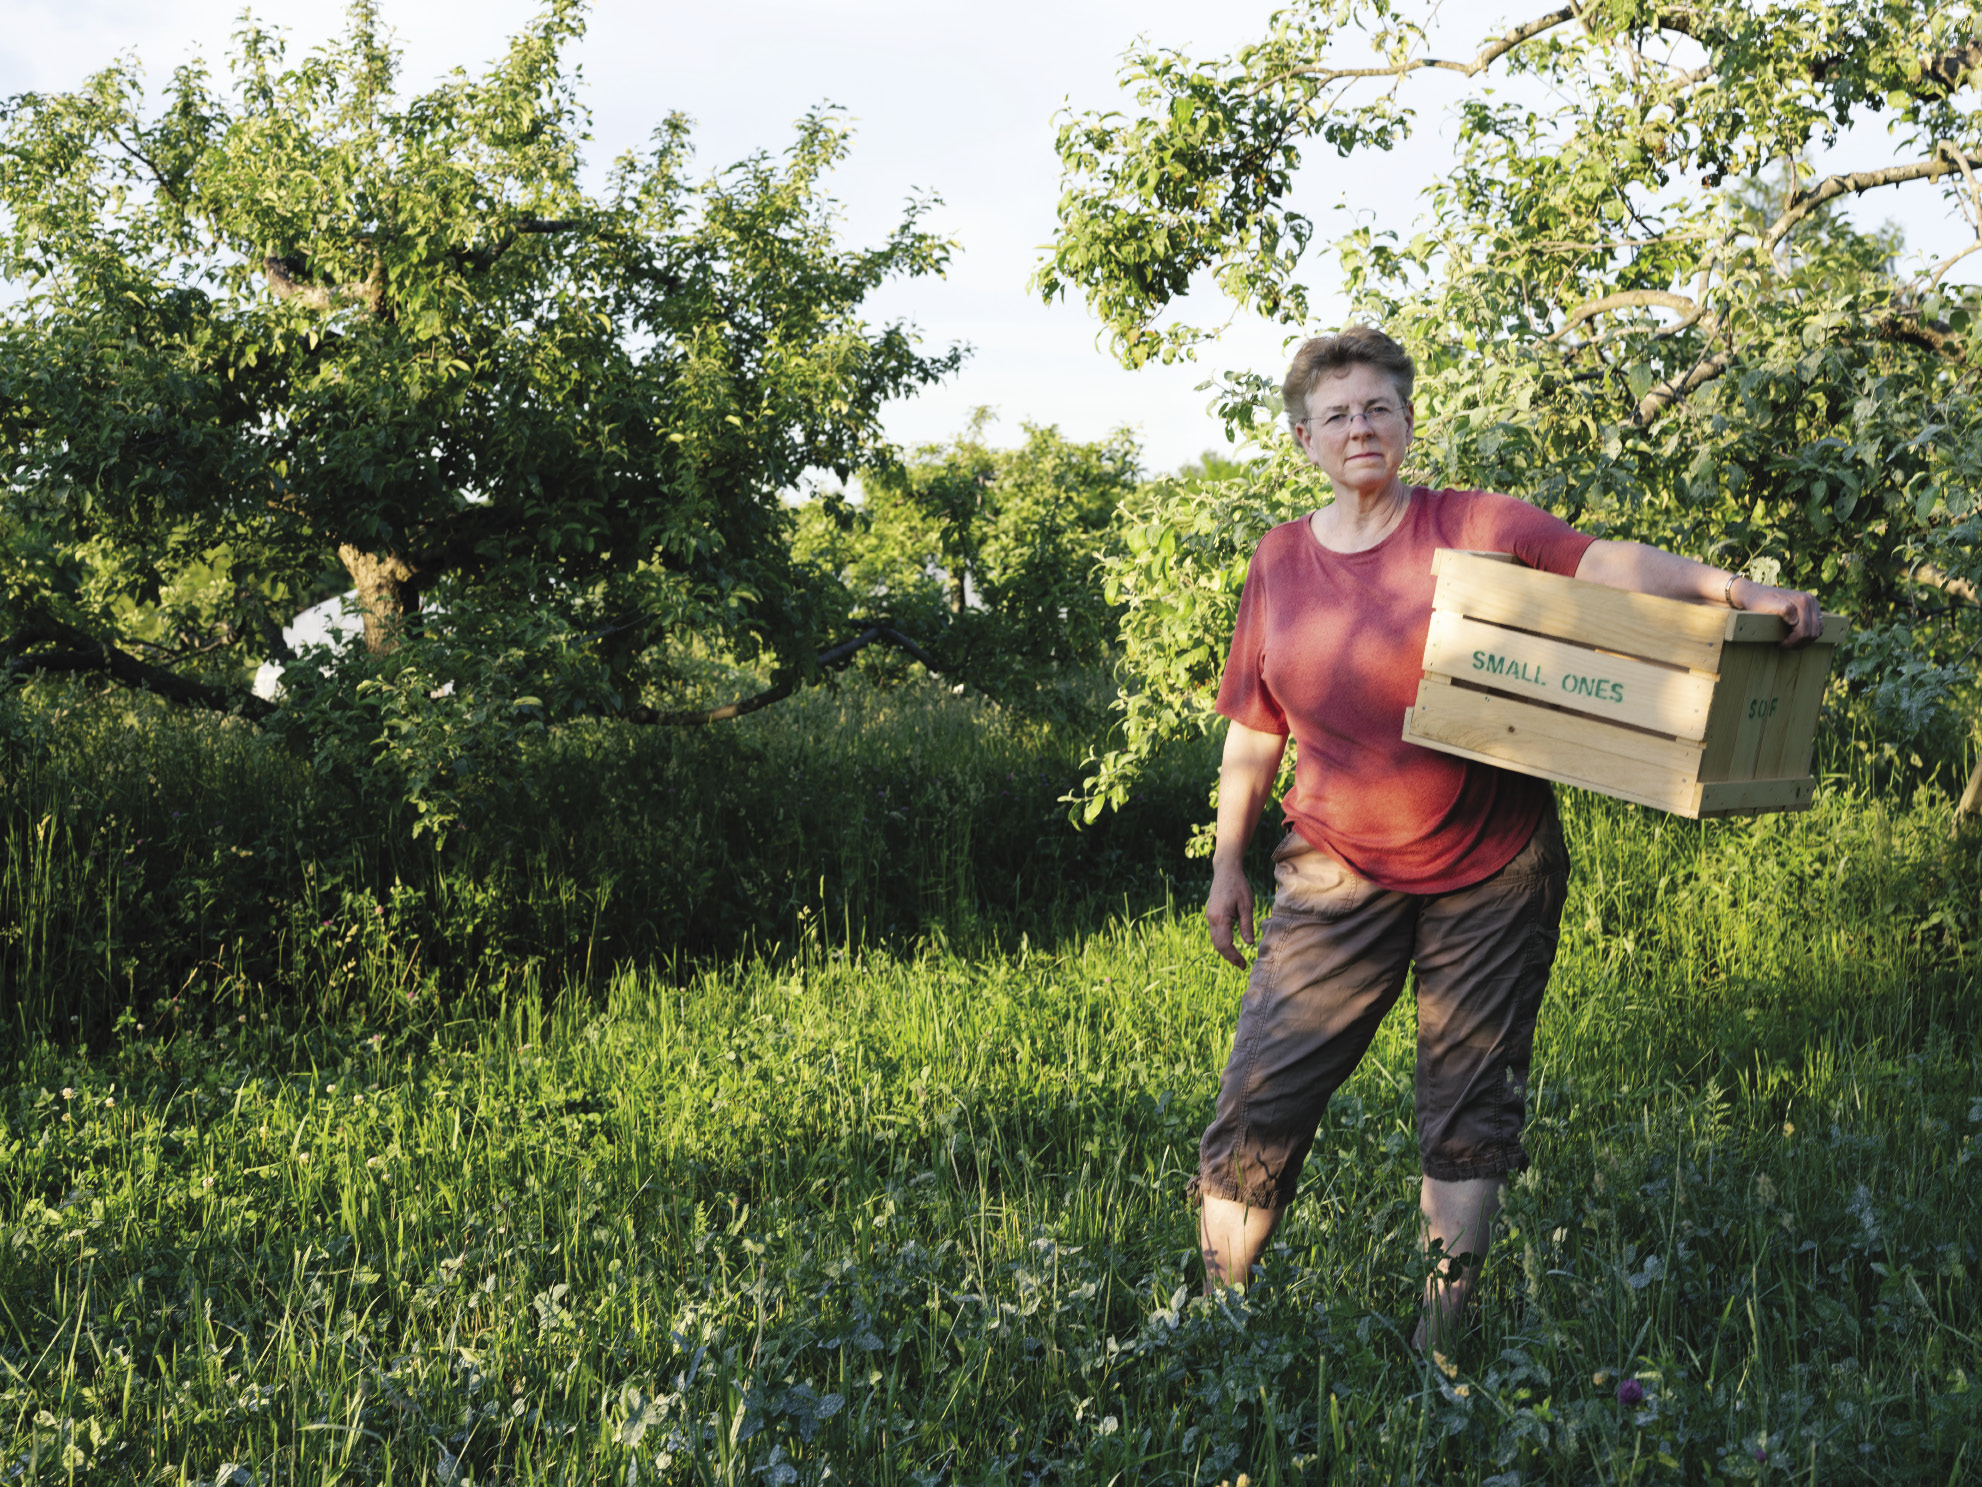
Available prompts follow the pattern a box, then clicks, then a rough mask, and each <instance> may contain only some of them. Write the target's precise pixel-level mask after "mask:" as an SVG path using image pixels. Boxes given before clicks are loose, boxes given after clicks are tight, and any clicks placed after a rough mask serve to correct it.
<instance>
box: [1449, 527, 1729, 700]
mask: <svg viewBox="0 0 1982 1487" xmlns="http://www.w3.org/2000/svg"><path fill="white" fill-rule="evenodd" d="M1435 571H1436V572H1437V574H1438V587H1437V590H1436V592H1435V593H1434V595H1433V597H1432V607H1433V608H1434V609H1445V610H1450V611H1452V612H1453V613H1455V614H1462V615H1465V616H1466V617H1467V618H1469V619H1476V620H1486V621H1488V622H1490V623H1492V624H1496V625H1512V626H1515V627H1516V628H1518V629H1522V630H1533V631H1536V632H1537V633H1540V634H1546V635H1554V636H1558V637H1560V638H1561V639H1564V640H1573V641H1577V642H1579V643H1581V644H1583V645H1587V646H1593V647H1596V648H1598V649H1601V650H1607V651H1615V652H1617V653H1618V654H1620V655H1626V656H1639V657H1643V658H1644V659H1646V660H1650V661H1664V662H1666V663H1668V664H1669V665H1673V666H1684V667H1687V668H1688V669H1690V670H1693V671H1708V672H1714V671H1718V670H1719V669H1720V651H1721V645H1722V644H1723V641H1724V638H1725V635H1724V632H1725V631H1726V628H1727V613H1728V612H1727V611H1726V610H1724V609H1720V608H1718V607H1714V606H1708V605H1702V604H1688V603H1686V602H1685V601H1683V600H1680V599H1660V598H1657V597H1656V596H1654V595H1651V594H1634V593H1630V592H1628V591H1627V590H1624V589H1612V588H1606V587H1604V586H1603V585H1602V584H1594V583H1586V582H1582V581H1580V580H1577V579H1574V578H1564V577H1562V576H1561V575H1560V574H1555V573H1543V572H1541V571H1539V570H1538V569H1534V568H1522V567H1519V566H1517V565H1514V564H1507V563H1494V562H1490V561H1488V560H1485V559H1482V558H1479V557H1476V556H1474V555H1473V554H1472V553H1462V552H1457V551H1454V550H1452V549H1449V548H1447V549H1441V550H1440V555H1439V561H1438V563H1437V564H1436V565H1435Z"/></svg>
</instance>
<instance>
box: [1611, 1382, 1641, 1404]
mask: <svg viewBox="0 0 1982 1487" xmlns="http://www.w3.org/2000/svg"><path fill="white" fill-rule="evenodd" d="M1617 1402H1618V1403H1619V1404H1622V1405H1627V1406H1628V1405H1635V1404H1643V1403H1644V1402H1645V1386H1644V1385H1643V1384H1641V1383H1639V1382H1638V1381H1637V1380H1636V1379H1626V1380H1625V1381H1624V1382H1623V1383H1621V1384H1619V1385H1618V1386H1617Z"/></svg>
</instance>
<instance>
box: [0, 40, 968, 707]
mask: <svg viewBox="0 0 1982 1487" xmlns="http://www.w3.org/2000/svg"><path fill="white" fill-rule="evenodd" d="M581 29H582V14H581V7H580V6H579V5H578V4H576V3H575V0H553V3H551V4H550V5H549V6H548V8H547V9H546V10H545V11H544V13H543V14H542V15H541V16H540V17H539V18H538V19H537V20H536V21H534V22H532V23H531V24H530V25H529V26H528V27H527V28H525V29H524V30H523V31H522V32H521V33H520V34H519V35H518V36H517V37H516V38H515V39H514V41H513V42H512V44H511V46H510V50H509V52H508V54H507V55H506V56H505V57H503V58H502V59H501V60H499V61H498V62H497V63H496V64H495V65H494V66H493V67H492V68H491V69H490V71H489V72H488V73H487V74H485V75H483V76H481V77H471V76H469V75H467V74H466V73H463V72H459V71H457V72H455V73H454V74H453V75H451V76H450V77H448V78H447V79H445V80H443V81H442V82H441V83H440V84H439V85H438V86H436V87H434V88H432V89H430V90H428V91H427V92H424V93H421V94H418V95H414V96H404V95H402V94H400V93H399V92H397V91H395V86H394V68H395V60H394V57H393V55H392V53H391V52H390V51H389V50H388V48H387V46H386V44H385V42H384V40H383V39H382V38H383V34H384V33H383V30H382V26H381V23H380V21H379V20H378V18H377V16H376V15H375V13H374V11H373V8H372V7H371V6H370V5H369V4H358V5H356V6H354V7H353V10H352V13H351V22H350V26H349V29H348V30H347V32H346V34H345V35H344V37H343V38H342V39H341V40H339V41H336V42H334V43H332V44H330V45H328V46H326V47H325V48H324V49H322V50H320V51H317V52H314V53H312V54H311V55H310V56H309V57H307V58H305V59H304V60H302V61H301V62H299V63H292V62H291V61H290V60H288V59H287V58H286V57H285V54H284V49H283V45H282V43H281V41H280V39H279V37H277V36H276V35H274V34H273V33H271V32H269V31H267V30H265V29H263V28H261V27H260V26H258V25H256V24H255V23H253V22H244V23H243V29H242V30H241V32H240V33H239V35H238V37H237V41H236V49H235V52H234V55H233V57H232V60H231V73H232V77H231V83H230V85H228V86H227V87H225V88H222V87H220V86H218V85H216V83H215V82H214V80H213V79H212V78H211V77H210V76H209V74H208V72H207V70H206V68H205V67H204V65H203V64H200V63H191V64H188V65H186V66H184V67H182V68H180V69H179V70H178V71H177V72H175V73H174V74H173V77H172V80H171V82H170V84H169V85H168V87H167V88H166V90H165V93H164V97H163V99H162V100H160V101H159V102H157V103H153V102H151V101H148V100H147V98H146V97H145V95H144V93H143V91H142V89H141V86H140V82H139V70H138V67H137V64H136V63H135V62H129V61H127V62H120V63H118V64H116V65H114V66H112V67H110V68H108V69H106V70H105V71H103V72H101V73H99V74H97V75H96V76H95V77H94V78H92V79H91V80H90V81H89V82H88V83H87V84H86V85H85V86H84V87H83V88H82V89H80V90H78V91H76V92H74V93H67V94H24V95H21V96H19V97H16V98H13V99H11V100H9V101H7V103H6V104H5V106H4V108H3V109H0V274H4V275H5V276H6V277H7V278H8V279H9V280H11V281H13V282H14V283H16V284H17V285H19V286H21V287H22V288H24V289H25V290H26V291H27V293H26V297H25V298H24V299H23V300H21V301H20V302H19V303H18V304H17V305H16V306H15V307H14V308H13V309H12V310H11V311H9V313H8V315H7V317H6V319H5V321H4V323H0V593H3V594H4V595H5V600H4V608H0V621H4V622H5V623H6V624H7V625H8V626H9V627H10V628H11V629H13V630H15V631H16V632H17V633H16V634H15V635H14V636H13V638H12V639H11V640H10V641H8V642H7V645H6V649H5V653H4V655H0V663H4V664H6V665H7V666H9V668H10V669H12V670H15V671H23V672H32V671H36V670H46V669H56V670H65V669H66V670H73V669H78V668H79V667H85V666H86V665H87V664H89V660H88V658H89V655H90V654H91V653H90V652H89V651H88V645H82V646H81V648H80V650H79V648H78V642H76V640H75V638H74V635H73V634H71V633H70V632H68V631H62V630H61V629H60V628H59V627H60V626H69V627H72V630H73V632H75V634H80V635H81V636H83V637H84V638H85V640H86V641H87V642H88V644H90V645H93V644H97V643H101V642H109V643H111V644H113V645H116V646H118V647H121V648H127V649H133V650H136V651H137V652H139V653H140V654H141V657H142V658H143V659H145V660H148V661H150V662H152V663H154V664H156V665H160V666H162V667H163V668H165V669H166V670H167V671H170V672H172V673H173V674H185V675H191V676H194V677H196V678H203V679H204V680H205V681H207V682H208V683H227V684H230V685H238V683H239V681H240V680H242V679H243V678H244V677H245V675H246V673H247V672H248V671H249V670H252V667H253V664H254V663H255V662H256V661H258V660H261V659H264V658H267V657H268V656H270V655H271V654H279V641H278V640H276V639H274V638H272V637H273V635H274V627H275V625H276V624H277V623H279V622H280V621H283V620H286V619H287V618H288V616H289V615H290V614H291V613H293V612H294V611H295V610H296V609H299V608H301V607H302V606H304V605H306V604H308V603H310V602H312V601H314V600H315V599H317V598H321V597H322V596H323V594H324V593H325V592H335V591H336V589H338V588H342V587H346V586H349V585H352V584H355V586H356V587H357V589H358V591H359V594H360V597H361V599H362V600H363V602H364V604H365V607H366V610H367V615H366V623H367V631H368V641H369V642H370V644H371V648H372V649H374V650H382V649H389V648H390V647H391V646H392V645H393V644H395V643H396V642H397V641H398V640H399V639H400V637H401V632H402V629H403V627H404V626H405V625H406V623H407V621H408V619H409V617H410V616H412V615H414V614H417V613H420V612H422V611H423V610H426V611H432V610H433V609H435V607H436V606H437V605H438V606H439V607H440V608H441V609H442V610H443V611H444V612H446V613H450V614H451V613H453V612H454V609H455V606H457V605H459V606H461V607H462V608H464V609H466V610H470V611H473V612H474V613H475V614H476V615H477V616H478V619H477V623H480V622H481V621H480V619H479V617H480V616H485V615H487V614H490V613H493V612H494V611H496V610H499V609H500V610H506V611H508V612H510V614H511V615H512V619H511V620H510V621H509V622H507V630H506V633H507V635H508V636H509V641H508V642H507V643H508V644H511V645H512V646H513V645H517V644H523V643H524V639H525V637H526V636H527V634H528V632H529V631H530V628H531V625H532V624H533V623H535V622H536V619H537V618H538V617H544V620H545V624H546V628H545V629H544V632H543V633H544V636H545V639H546V644H547V645H549V647H550V648H551V650H552V651H556V650H559V649H562V648H564V647H566V646H567V644H568V643H569V642H570V640H571V637H573V636H575V635H588V636H590V637H591V644H592V645H593V647H594V648H595V649H596V650H597V651H598V653H599V655H600V657H601V658H602V661H603V673H602V674H603V675H604V676H605V677H606V678H607V679H608V680H607V681H605V682H602V683H601V684H599V685H596V686H593V687H591V688H590V689H589V692H588V696H587V700H588V701H589V703H590V704H591V705H592V706H594V707H600V708H605V709H607V710H615V709H618V708H624V707H627V706H630V705H631V704H632V702H633V699H634V696H635V694H636V693H637V691H638V690H639V688H640V687H641V686H643V685H646V686H660V687H662V688H663V690H665V688H666V685H667V684H668V683H669V682H670V680H672V678H671V677H670V676H669V674H668V671H667V657H668V654H669V650H668V646H667V645H666V642H667V641H669V640H670V639H671V638H676V637H680V636H682V635H684V634H687V633H691V632H692V633H694V634H696V635H699V636H702V637H704V638H706V639H712V640H718V639H719V640H720V641H721V642H722V643H723V644H725V645H727V646H728V647H730V648H732V649H734V650H735V651H736V652H737V653H738V654H739V655H740V656H742V657H743V658H745V659H746V660H748V659H751V658H753V657H757V656H760V655H761V656H762V657H764V658H765V661H766V664H769V665H772V666H774V667H775V668H777V669H779V670H780V671H783V672H786V673H790V674H792V675H795V676H810V675H812V674H813V673H814V671H815V669H816V668H814V666H813V657H814V654H815V652H816V651H817V650H818V649H819V647H820V645H821V643H822V640H823V639H825V638H830V637H825V636H824V635H823V633H822V627H823V626H824V625H825V624H826V623H827V622H828V621H829V619H830V617H831V608H832V605H831V602H830V597H829V596H822V594H821V592H820V590H819V588H818V587H817V585H816V584H815V582H814V581H813V575H811V574H810V573H808V572H807V571H805V570H803V569H801V568H798V567H795V566H794V565H793V563H792V561H791V557H790V552H789V542H790V537H791V526H792V522H791V517H790V514H789V512H788V510H787V509H786V507H785V506H784V504H783V503H782V501H781V499H780V494H781V492H784V491H786V490H788V489H790V488H792V487H794V486H795V485H796V484H797V483H798V481H799V480H800V478H801V476H802V475H804V474H805V472H807V471H812V470H833V471H837V472H838V473H839V474H840V475H841V477H842V478H844V477H845V476H847V475H848V474H849V473H850V472H851V471H853V470H854V469H856V468H860V467H864V466H866V465H868V464H870V463H875V462H879V463H881V464H883V465H885V464H886V463H887V461H888V459H889V457H890V455H889V448H888V445H887V444H886V441H885V440H884V439H883V437H882V435H881V431H880V412H881V408H882V406H883V405H884V404H885V403H886V402H887V401H888V400H889V399H891V398H894V397H897V396H900V395H902V394H904V393H907V392H910V391H912V390H913V389H915V388H917V387H919V386H921V385H923V384H925V383H927V382H929V381H931V380H932V379H935V378H938V377H940V376H942V375H944V374H945V373H947V372H948V371H950V370H951V369H953V368H954V367H955V366H956V365H957V364H958V360H959V353H958V352H955V351H951V352H948V353H944V354H941V355H935V356H928V355H924V354H922V353H921V352H919V351H918V350H917V349H916V345H915V338H914V336H913V334H912V333H911V331H910V329H909V328H908V327H906V326H903V325H900V324H890V325H883V326H878V327H877V326H870V325H869V324H868V323H867V322H866V321H865V320H863V319H862V318H861V306H862V303H863V301H864V300H865V298H866V297H867V295H868V294H869V293H870V292H872V291H873V290H874V289H876V288H877V287H879V286H880V285H882V284H883V283H885V282H887V281H889V280H891V279H895V278H899V277H915V276H919V275H925V274H931V273H936V272H939V271H940V270H941V269H942V267H943V265H944V263H945V261H946V259H947V255H948V252H949V245H948V244H947V243H945V242H943V241H942V240H939V239H937V238H935V237H934V236H932V235H930V234H929V233H927V232H925V231H924V230H922V229H921V227H920V226H919V225H918V220H919V217H920V214H921V212H922V210H923V205H924V204H923V203H919V202H917V203H911V205H910V206H909V207H908V209H907V210H906V212H905V214H904V217H903V219H902V222H901V224H900V226H899V227H898V228H897V229H896V230H895V231H894V232H893V233H892V234H891V235H890V236H889V237H888V238H887V239H886V240H885V241H884V242H883V243H881V244H880V245H879V246H878V247H874V248H869V249H849V248H847V247H844V246H842V245H841V244H840V243H839V242H838V241H837V240H836V238H835V236H834V233H833V228H832V213H831V206H830V202H829V200H828V198H827V197H826V195H825V177H826V174H827V172H829V171H830V170H831V169H832V167H833V166H834V165H835V163H836V162H837V161H838V160H839V159H840V158H841V157H842V156H843V155H844V153H845V151H846V149H847V130H846V127H845V125H844V122H843V121H842V120H841V118H840V117H839V116H838V115H837V114H835V113H833V112H831V111H826V112H819V113H815V114H812V115H810V116H808V117H806V118H805V119H803V120H801V121H800V122H799V124H798V128H797V135H796V138H795V140H794V142H793V143H792V145H791V147H790V148H789V149H788V150H787V151H786V152H785V153H784V154H783V155H782V156H780V157H771V156H768V155H758V156H754V157H752V158H750V159H747V160H745V161H743V162H742V163H740V164H738V165H736V166H734V167H731V168H730V169H728V170H724V171H719V172H716V173H713V174H710V175H708V176H706V177H703V178H699V179H698V178H696V177H695V176H694V175H692V174H691V167H690V163H689V133H688V125H687V122H686V120H685V119H683V118H682V117H680V116H678V115H676V116H670V117H668V118H667V119H665V120H663V121H662V123H661V124H660V125H659V127H658V128H657V129H656V130H655V132H654V136H653V139H652V141H651V143H650V145H649V146H648V147H647V148H646V149H645V150H644V151H641V152H637V153H628V154H626V155H623V156H621V157H620V158H619V159H617V160H616V161H614V162H613V164H612V165H611V167H610V169H609V170H608V171H607V172H606V173H605V177H604V183H603V186H602V188H601V189H600V190H598V191H597V192H593V191H589V190H587V189H586V188H585V186H584V185H583V184H582V181H581V177H582V174H583V168H584V161H583V156H582V145H583V142H584V139H585V133H586V128H587V124H588V121H587V118H586V115H585V113H584V110H583V108H582V106H581V104H580V102H579V100H578V96H577V92H576V88H575V74H574V73H573V71H572V70H571V69H570V67H569V66H568V64H567V60H566V55H567V52H568V50H569V48H570V47H571V46H572V45H573V44H574V42H575V41H576V39H577V38H578V36H579V34H580V32H581ZM340 567H341V568H342V569H343V570H344V571H345V572H346V573H348V575H349V576H348V578H340V577H338V576H337V575H338V573H339V569H340ZM327 575H329V578H328V579H327ZM327 583H328V585H329V586H328V587H327ZM519 616H520V617H523V618H517V617H519ZM550 617H555V619H554V620H552V619H551V618H550ZM443 627H444V621H441V620H439V619H436V618H435V617H434V616H433V615H432V614H431V613H429V618H428V621H427V633H428V634H429V635H430V636H431V635H434V634H437V633H438V631H439V629H440V628H443ZM453 643H454V644H456V645H459V646H465V645H467V644H469V643H470V635H469V634H468V633H467V632H465V631H464V633H463V634H462V635H460V636H458V637H457V638H456V640H455V641H454V642H453ZM317 659H318V661H321V659H322V658H317ZM352 664H353V665H354V666H357V667H359V668H360V669H361V670H362V668H363V666H364V664H365V663H364V662H363V661H362V660H361V659H359V658H355V657H354V658H353V661H352ZM540 664H544V665H548V666H551V667H553V668H555V667H557V666H558V665H559V664H561V663H559V662H558V661H557V660H556V658H555V656H547V657H545V658H543V659H542V660H541V663H540ZM187 695H188V696H191V697H193V699H194V700H202V701H205V702H207V703H208V704H209V705H215V706H224V705H226V704H227V702H228V700H229V694H228V693H227V692H226V691H225V690H224V689H223V690H219V691H211V690H210V691H208V692H205V693H198V694H187ZM465 706H466V705H465V703H464V708H465ZM450 726H453V727H457V728H470V729H472V728H473V727H474V726H476V725H475V721H474V719H473V718H472V716H471V713H470V712H469V711H466V710H464V711H463V712H462V714H461V716H460V717H459V718H458V719H457V720H456V722H455V723H454V724H452V725H450Z"/></svg>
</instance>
